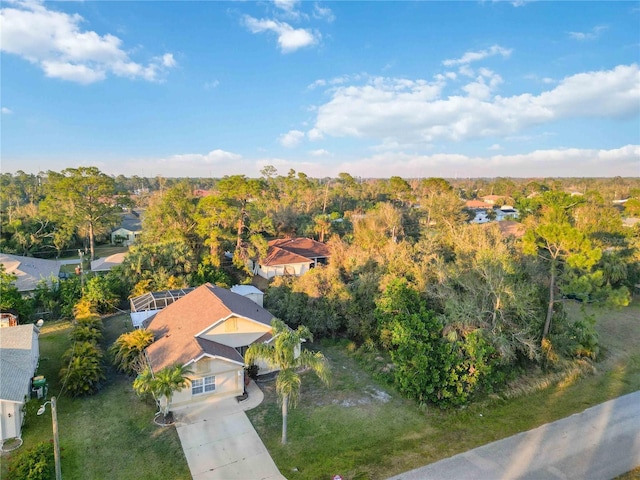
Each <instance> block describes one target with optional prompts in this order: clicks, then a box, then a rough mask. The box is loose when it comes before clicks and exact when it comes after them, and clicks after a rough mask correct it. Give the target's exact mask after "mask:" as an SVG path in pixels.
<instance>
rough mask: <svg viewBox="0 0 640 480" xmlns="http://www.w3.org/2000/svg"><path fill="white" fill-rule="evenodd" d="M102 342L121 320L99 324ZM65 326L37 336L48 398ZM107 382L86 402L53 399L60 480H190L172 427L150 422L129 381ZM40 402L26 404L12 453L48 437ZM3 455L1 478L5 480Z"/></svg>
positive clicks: (55, 386)
mask: <svg viewBox="0 0 640 480" xmlns="http://www.w3.org/2000/svg"><path fill="white" fill-rule="evenodd" d="M104 324H105V343H107V344H110V343H111V342H112V341H113V340H114V339H115V338H117V336H118V335H119V334H120V333H121V332H123V331H125V329H126V328H127V323H126V316H123V315H119V316H114V317H111V318H108V319H105V320H104ZM70 328H71V327H70V323H69V322H53V323H50V324H45V326H44V327H43V331H42V334H41V336H40V356H41V358H40V368H39V373H40V374H42V375H45V377H46V378H47V379H48V381H49V387H50V388H49V395H58V394H59V392H60V384H59V382H58V371H59V370H60V366H61V363H60V362H61V360H60V357H61V356H62V354H63V352H64V351H65V350H66V349H67V348H68V339H67V335H68V333H69V330H70ZM107 377H108V379H107V384H106V385H105V387H104V388H103V389H102V390H101V391H100V392H99V393H98V394H97V395H94V396H91V397H86V398H75V399H74V398H69V397H68V396H66V395H64V394H62V395H61V396H58V423H59V436H60V446H61V449H62V463H61V465H62V475H63V478H65V479H118V480H124V479H167V478H171V479H189V478H191V475H190V473H189V468H188V466H187V463H186V460H185V458H184V454H183V451H182V447H181V445H180V440H179V439H178V434H177V433H176V431H175V428H173V427H169V428H161V427H158V426H156V425H155V424H154V423H153V421H152V418H153V414H154V412H155V406H154V405H150V404H146V403H144V402H142V401H140V399H139V398H138V397H137V396H136V395H135V393H134V392H133V389H132V387H131V383H132V380H131V379H130V378H127V377H125V376H123V375H120V374H117V373H115V372H114V371H113V370H110V371H109V372H108V375H107ZM39 403H40V402H39V401H35V400H34V401H32V402H30V405H29V409H28V414H27V419H26V422H25V427H24V429H23V439H24V445H23V446H22V447H21V448H20V449H19V450H17V451H16V452H15V453H18V452H19V451H22V450H24V449H27V448H29V447H30V446H32V445H35V444H36V443H38V442H41V441H49V440H50V439H52V438H53V435H52V425H51V412H50V408H49V407H47V413H46V414H44V415H42V416H41V417H38V416H36V414H35V411H36V410H37V408H38V405H39ZM5 460H6V457H5V456H3V462H2V472H1V475H0V476H1V478H7V470H6V468H7V465H6V464H7V462H6V461H5Z"/></svg>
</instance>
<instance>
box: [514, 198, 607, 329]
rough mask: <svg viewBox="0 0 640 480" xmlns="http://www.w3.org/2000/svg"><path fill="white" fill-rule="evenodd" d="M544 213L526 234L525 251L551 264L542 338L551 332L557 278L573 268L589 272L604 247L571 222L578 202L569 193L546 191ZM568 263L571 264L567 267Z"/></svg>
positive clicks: (561, 278) (561, 277) (549, 266)
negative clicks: (597, 246) (572, 209)
mask: <svg viewBox="0 0 640 480" xmlns="http://www.w3.org/2000/svg"><path fill="white" fill-rule="evenodd" d="M545 197H546V198H545V205H544V214H543V216H542V217H541V219H540V220H539V221H538V222H537V224H535V225H534V226H533V227H530V228H529V229H528V230H527V232H526V234H525V237H524V244H523V246H524V252H525V253H527V254H529V255H537V256H538V257H539V258H540V259H542V260H543V261H544V262H546V263H547V265H548V271H549V295H548V305H547V314H546V318H545V323H544V328H543V330H542V336H543V338H544V337H546V336H547V335H548V334H549V329H550V328H551V320H552V317H553V312H554V305H555V301H556V300H555V291H556V286H557V283H558V281H559V280H560V281H562V280H563V279H566V278H567V277H564V276H563V274H564V273H567V272H568V271H570V269H574V270H576V271H581V272H584V273H588V272H590V271H591V269H592V267H593V266H594V265H595V264H596V263H597V262H598V261H599V260H600V257H601V256H602V251H601V250H600V249H599V248H594V247H593V246H592V244H591V242H590V240H589V239H588V238H587V236H586V235H585V234H584V233H582V232H581V231H580V230H578V229H577V228H575V227H574V226H573V225H572V224H571V220H572V218H571V214H570V209H571V208H572V207H573V206H575V203H574V202H573V200H572V199H571V197H569V196H568V195H566V194H561V193H556V192H547V193H545ZM565 266H566V267H568V268H567V269H565Z"/></svg>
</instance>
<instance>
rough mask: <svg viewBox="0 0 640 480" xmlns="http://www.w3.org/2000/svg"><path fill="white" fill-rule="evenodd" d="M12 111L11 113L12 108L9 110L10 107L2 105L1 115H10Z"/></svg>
mask: <svg viewBox="0 0 640 480" xmlns="http://www.w3.org/2000/svg"><path fill="white" fill-rule="evenodd" d="M12 113H13V110H11V109H10V108H7V107H2V114H3V115H11V114H12Z"/></svg>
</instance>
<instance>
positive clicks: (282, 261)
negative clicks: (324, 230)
mask: <svg viewBox="0 0 640 480" xmlns="http://www.w3.org/2000/svg"><path fill="white" fill-rule="evenodd" d="M330 255H331V252H330V251H329V247H328V246H327V245H326V244H324V243H321V242H317V241H316V240H312V239H311V238H284V239H277V240H271V241H270V242H269V250H268V251H267V256H266V257H265V258H263V259H261V260H259V261H258V262H255V263H254V264H253V273H254V274H255V275H260V276H261V277H263V278H266V279H270V278H273V277H276V276H279V275H296V276H299V275H302V274H303V273H306V272H308V271H309V270H310V269H312V268H313V267H315V266H317V265H322V264H326V263H327V261H328V259H329V256H330Z"/></svg>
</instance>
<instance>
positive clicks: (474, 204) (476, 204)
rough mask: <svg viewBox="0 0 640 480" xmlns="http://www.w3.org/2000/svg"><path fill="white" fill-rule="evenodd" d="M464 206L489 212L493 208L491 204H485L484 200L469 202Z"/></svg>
mask: <svg viewBox="0 0 640 480" xmlns="http://www.w3.org/2000/svg"><path fill="white" fill-rule="evenodd" d="M464 206H465V207H467V208H471V209H473V210H479V209H482V210H487V209H489V208H493V206H492V205H491V204H489V203H486V202H483V201H482V200H467V201H466V202H465V204H464Z"/></svg>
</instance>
